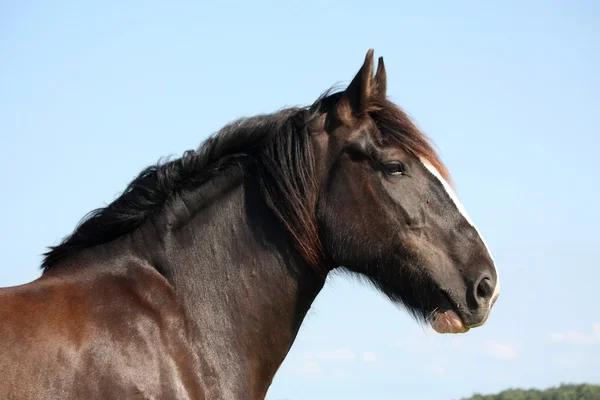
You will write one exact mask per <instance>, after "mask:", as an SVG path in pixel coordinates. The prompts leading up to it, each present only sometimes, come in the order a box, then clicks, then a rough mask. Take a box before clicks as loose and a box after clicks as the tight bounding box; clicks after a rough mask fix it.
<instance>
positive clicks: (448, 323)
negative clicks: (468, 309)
mask: <svg viewBox="0 0 600 400" xmlns="http://www.w3.org/2000/svg"><path fill="white" fill-rule="evenodd" d="M431 327H432V328H433V329H434V330H435V331H436V332H437V333H465V332H467V331H468V330H469V328H468V327H466V326H465V324H463V322H462V320H461V319H460V317H459V316H458V314H457V313H456V312H455V311H453V310H448V311H444V312H440V313H436V314H435V319H434V320H433V323H432V324H431Z"/></svg>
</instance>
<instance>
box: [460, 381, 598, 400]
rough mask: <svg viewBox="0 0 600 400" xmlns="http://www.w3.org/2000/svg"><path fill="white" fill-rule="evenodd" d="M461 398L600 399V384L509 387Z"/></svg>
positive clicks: (522, 399) (508, 399)
mask: <svg viewBox="0 0 600 400" xmlns="http://www.w3.org/2000/svg"><path fill="white" fill-rule="evenodd" d="M461 400H600V386H598V385H590V384H580V385H574V384H562V385H560V386H558V387H551V388H548V389H543V390H537V389H508V390H504V391H502V392H500V393H498V394H486V395H483V394H478V393H477V394H474V395H473V396H471V397H465V398H462V399H461Z"/></svg>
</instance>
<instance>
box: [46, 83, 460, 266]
mask: <svg viewBox="0 0 600 400" xmlns="http://www.w3.org/2000/svg"><path fill="white" fill-rule="evenodd" d="M341 94H342V93H340V92H333V91H332V90H329V91H327V92H325V93H324V94H322V95H321V96H320V97H319V98H318V99H317V100H316V101H315V102H314V103H313V104H312V105H310V106H308V107H292V108H286V109H283V110H281V111H279V112H276V113H272V114H266V115H259V116H254V117H249V118H241V119H239V120H237V121H234V122H232V123H230V124H228V125H226V126H225V127H223V128H222V129H221V130H220V131H218V132H217V133H216V134H214V135H213V136H211V137H209V138H208V139H207V140H205V141H204V142H203V143H202V145H201V146H200V147H199V148H198V150H196V151H194V150H188V151H186V152H185V153H184V154H183V156H182V157H181V158H178V159H176V160H173V161H169V162H165V163H157V164H156V165H152V166H150V167H148V168H146V169H145V170H144V171H142V172H141V173H140V174H139V175H138V176H137V177H136V178H135V179H134V180H133V181H132V182H131V183H130V184H129V185H128V186H127V188H126V189H125V191H124V192H123V194H122V195H121V196H119V197H118V198H117V199H116V200H114V201H113V202H112V203H110V204H109V205H108V206H106V207H102V208H99V209H96V210H94V211H92V212H90V213H89V214H88V215H87V216H85V217H84V218H83V220H82V221H81V222H80V223H79V225H78V226H77V227H76V229H75V230H74V231H73V233H72V234H71V235H69V236H67V237H66V238H65V239H64V240H63V241H62V242H61V243H60V244H59V245H57V246H54V247H50V250H49V251H48V252H46V253H44V259H43V262H42V269H43V271H44V272H47V271H48V270H50V269H52V268H53V267H55V266H56V265H58V264H59V263H60V262H61V261H62V260H64V259H65V258H67V257H68V256H70V255H72V254H75V253H76V252H78V251H81V250H83V249H86V248H90V247H94V246H97V245H101V244H104V243H108V242H111V241H113V240H115V239H117V238H119V237H121V236H123V235H125V234H127V233H130V232H132V231H133V230H135V229H136V228H138V227H139V226H140V225H142V224H143V223H144V222H145V221H147V220H148V219H151V218H153V217H154V216H156V215H157V214H158V213H160V212H161V211H163V210H164V209H165V208H166V207H170V208H172V209H177V208H182V209H185V207H178V206H179V205H180V204H178V203H182V202H183V200H182V194H185V193H189V192H191V191H193V190H196V189H198V188H199V187H200V186H201V185H202V184H204V183H206V182H207V181H209V180H210V179H212V178H213V177H214V176H215V175H216V174H217V173H220V172H222V171H225V170H226V169H228V168H229V167H231V166H234V165H239V166H241V167H243V166H245V165H251V166H252V167H253V171H254V172H255V173H256V175H257V176H256V178H257V179H258V183H259V185H260V189H261V193H262V196H263V198H264V200H265V202H266V204H267V206H268V207H269V208H270V209H271V210H272V211H273V213H274V214H275V215H276V216H277V218H278V219H279V220H280V221H281V223H282V224H283V226H284V228H285V229H286V231H287V232H288V233H289V234H290V235H291V236H292V238H293V240H294V242H295V244H296V248H297V249H298V251H299V252H300V254H301V255H302V256H303V257H304V259H305V260H306V261H307V262H308V263H309V264H310V265H312V266H313V267H314V268H316V269H318V270H320V271H321V272H324V268H325V266H324V257H323V249H322V246H321V242H320V239H319V233H318V229H317V221H316V204H317V195H318V186H317V182H316V181H315V170H316V168H315V158H314V149H313V147H312V142H311V140H310V132H309V129H310V126H311V125H312V122H314V121H315V120H316V119H317V118H319V116H320V115H321V114H322V113H323V112H326V111H327V110H329V109H330V107H332V106H333V105H334V104H335V103H336V102H337V101H338V99H339V98H340V96H341ZM370 114H371V116H372V117H373V119H374V120H375V122H376V124H377V126H378V128H379V130H380V131H381V132H382V134H383V135H384V136H386V137H388V138H390V139H392V140H395V141H396V142H397V143H398V144H399V145H400V146H402V147H403V148H404V149H405V150H407V151H409V152H411V153H412V154H414V155H415V156H422V157H425V158H427V159H428V160H429V161H430V162H432V163H433V164H434V166H436V168H438V169H439V171H440V172H441V173H442V175H443V176H444V178H446V179H447V180H448V181H450V177H449V174H448V173H447V170H446V168H445V166H444V165H443V164H442V162H441V161H440V159H439V158H438V157H437V154H436V153H435V151H434V150H433V148H432V147H431V146H430V144H429V140H428V138H427V137H426V136H425V135H424V134H423V133H422V132H421V131H420V130H419V129H418V128H416V127H415V125H413V123H412V122H411V120H410V119H409V117H408V116H407V115H406V114H405V113H404V112H403V111H402V110H401V109H400V108H399V107H397V106H396V105H395V104H393V103H391V102H390V101H388V100H381V101H376V102H374V103H373V109H372V110H371V111H370Z"/></svg>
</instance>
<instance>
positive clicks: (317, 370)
mask: <svg viewBox="0 0 600 400" xmlns="http://www.w3.org/2000/svg"><path fill="white" fill-rule="evenodd" d="M298 372H300V373H301V374H304V375H312V376H316V375H321V373H322V372H323V370H322V369H321V366H320V365H319V364H318V363H316V362H314V361H308V362H306V363H304V365H302V367H300V368H298Z"/></svg>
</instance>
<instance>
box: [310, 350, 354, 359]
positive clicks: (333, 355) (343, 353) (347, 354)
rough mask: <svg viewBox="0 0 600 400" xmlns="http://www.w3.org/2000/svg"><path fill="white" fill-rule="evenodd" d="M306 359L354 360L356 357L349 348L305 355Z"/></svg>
mask: <svg viewBox="0 0 600 400" xmlns="http://www.w3.org/2000/svg"><path fill="white" fill-rule="evenodd" d="M304 358H306V359H309V360H310V359H315V360H354V359H355V358H356V356H355V355H354V352H352V350H350V349H347V348H341V349H333V350H327V351H319V352H309V353H304Z"/></svg>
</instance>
